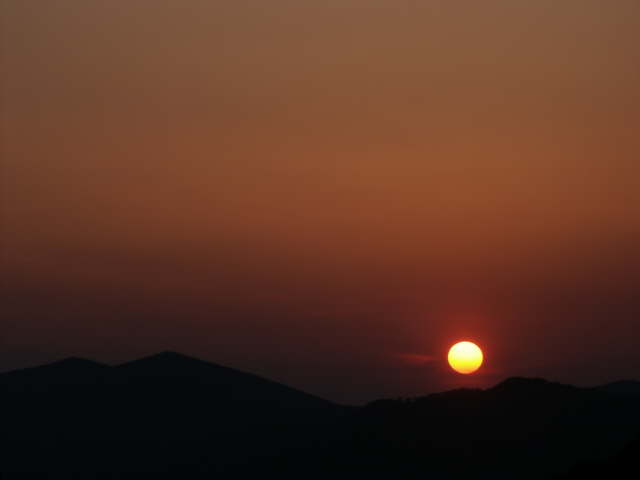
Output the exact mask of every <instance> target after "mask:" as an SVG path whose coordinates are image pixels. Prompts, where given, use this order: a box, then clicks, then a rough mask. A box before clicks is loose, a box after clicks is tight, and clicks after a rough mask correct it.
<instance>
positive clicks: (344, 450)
mask: <svg viewBox="0 0 640 480" xmlns="http://www.w3.org/2000/svg"><path fill="white" fill-rule="evenodd" d="M0 402H1V403H0V407H1V412H3V413H2V436H0V443H1V444H0V474H2V476H3V478H5V477H7V478H10V477H11V474H12V473H16V474H18V473H40V474H46V475H47V476H59V477H66V476H73V474H76V475H77V476H79V477H83V478H84V477H91V476H95V475H96V474H98V473H104V474H106V476H114V477H119V478H123V477H128V476H130V477H131V478H138V477H139V476H140V475H142V474H145V473H146V474H148V473H152V474H154V476H156V477H162V478H174V477H176V478H213V477H216V476H218V477H222V478H230V477H233V478H255V477H256V476H262V477H265V476H266V477H274V478H292V479H293V478H296V479H298V478H305V479H306V478H367V479H378V478H380V479H382V478H385V479H386V478H392V477H393V478H432V479H440V478H441V479H456V478H468V477H470V476H472V477H474V478H479V479H483V478H491V479H509V478H519V479H544V478H549V479H551V478H556V477H558V476H562V475H565V474H568V475H573V474H574V473H575V472H576V471H579V469H580V468H582V469H583V470H584V469H585V468H586V469H587V470H589V469H591V470H592V471H599V472H604V471H605V469H607V468H610V469H611V471H618V470H620V469H621V468H622V466H625V465H627V463H628V462H629V461H630V460H629V459H630V458H632V457H633V455H635V454H636V453H638V448H637V447H638V442H637V440H636V441H635V443H630V442H632V439H633V438H640V435H639V434H640V413H639V410H640V409H638V396H637V395H636V394H635V383H633V382H619V383H615V384H610V385H605V386H602V387H598V388H578V387H574V386H571V385H562V384H558V383H553V382H548V381H546V380H544V379H531V378H509V379H507V380H505V381H503V382H501V383H499V384H498V385H496V386H494V387H492V388H489V389H486V390H480V389H462V390H454V391H449V392H442V393H437V394H433V395H428V396H425V397H420V398H412V399H396V400H378V401H375V402H372V403H370V404H368V405H366V406H363V407H346V406H340V405H336V404H333V403H331V402H329V401H326V400H323V399H320V398H318V397H315V396H313V395H309V394H307V393H304V392H301V391H299V390H296V389H294V388H290V387H288V386H285V385H282V384H279V383H277V382H273V381H270V380H268V379H264V378H261V377H259V376H256V375H253V374H250V373H245V372H241V371H238V370H234V369H232V368H228V367H223V366H220V365H216V364H213V363H209V362H205V361H202V360H198V359H196V358H191V357H187V356H185V355H181V354H178V353H173V352H164V353H161V354H157V355H153V356H151V357H146V358H142V359H139V360H134V361H132V362H127V363H125V364H122V365H117V366H112V367H111V366H106V365H102V364H99V363H96V362H92V361H89V360H82V359H77V358H73V359H67V360H63V361H60V362H55V363H52V364H49V365H45V366H42V367H36V368H31V369H25V370H20V371H16V372H10V373H5V374H2V375H0ZM625 445H628V446H627V449H626V450H623V447H624V446H625ZM621 450H622V453H618V452H620V451H621ZM625 452H626V453H625ZM585 466H586V467H585ZM616 468H617V469H618V470H615V469H616ZM572 469H573V470H572ZM598 469H599V470H598ZM605 477H606V475H605ZM568 478H571V479H573V478H577V477H575V476H572V477H568ZM582 478H591V477H582Z"/></svg>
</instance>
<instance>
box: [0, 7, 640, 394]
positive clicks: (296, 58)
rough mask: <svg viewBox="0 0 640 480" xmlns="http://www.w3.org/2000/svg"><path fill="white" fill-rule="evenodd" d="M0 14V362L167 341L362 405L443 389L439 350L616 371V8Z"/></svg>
mask: <svg viewBox="0 0 640 480" xmlns="http://www.w3.org/2000/svg"><path fill="white" fill-rule="evenodd" d="M0 8H1V12H2V41H1V48H2V57H1V61H2V68H1V71H2V72H3V73H2V82H1V83H0V89H1V93H2V98H1V105H2V109H1V113H0V114H1V121H2V124H1V128H2V160H1V161H2V171H1V172H2V180H1V181H2V184H1V185H2V246H1V249H2V250H1V251H2V263H3V265H2V267H3V268H2V271H3V272H4V273H3V276H2V278H3V291H4V295H3V296H4V297H5V300H4V301H3V305H4V306H3V307H2V309H3V312H2V318H3V320H2V324H0V369H8V368H13V367H18V366H24V365H26V364H30V363H37V362H40V361H46V360H49V359H54V358H57V357H58V356H64V355H69V354H80V355H86V356H90V357H94V358H97V359H102V360H105V361H117V360H123V359H127V358H129V357H131V356H135V355H138V354H145V353H149V352H152V351H155V350H159V349H164V348H171V349H177V350H182V351H184V352H185V353H192V354H196V355H200V356H202V357H204V358H207V359H209V360H213V361H219V362H221V363H226V364H229V365H232V366H237V367H239V368H244V369H247V370H251V371H254V372H257V373H261V374H264V375H267V376H270V377H272V378H275V379H278V380H282V381H286V382H289V383H291V384H293V385H294V386H299V387H302V388H305V389H307V390H309V391H312V392H314V393H318V394H321V395H325V396H328V397H331V398H334V399H338V400H346V401H362V400H366V399H370V398H374V397H376V396H381V395H400V394H415V393H420V392H427V391H433V390H439V389H443V388H450V387H452V386H456V385H457V383H456V382H458V380H457V379H456V378H455V377H452V376H451V375H450V374H449V373H448V372H447V371H446V368H444V367H443V366H442V365H441V363H442V362H443V361H444V360H445V358H444V357H445V353H446V350H447V348H448V347H449V346H450V344H451V343H452V342H453V341H454V340H457V339H458V337H460V336H468V337H472V338H476V339H477V340H478V341H479V342H481V343H482V342H484V344H485V345H486V347H487V348H485V349H486V350H487V351H486V353H487V362H486V365H485V367H483V369H485V373H483V374H482V375H483V376H478V377H476V380H475V381H476V382H478V383H479V384H482V385H484V384H488V383H491V382H494V381H497V380H498V379H501V378H502V377H504V376H507V375H513V374H527V375H541V376H542V375H544V376H547V377H552V378H554V379H559V380H563V381H573V382H583V383H589V382H591V383H593V382H599V381H605V380H610V379H615V378H620V377H628V376H638V373H637V372H638V371H639V369H640V354H639V353H637V352H636V351H635V350H636V348H635V347H636V345H634V342H633V338H634V336H633V335H632V332H633V331H634V329H635V326H636V325H637V324H638V322H639V320H640V318H639V317H638V314H639V313H640V300H638V299H637V298H636V297H637V296H638V295H637V288H638V285H640V283H638V282H639V281H640V248H639V247H638V245H639V243H638V241H639V240H640V163H639V160H638V158H639V153H640V136H639V135H638V134H637V132H638V129H639V127H640V87H639V86H638V85H640V54H639V53H638V49H637V45H638V44H640V38H639V37H640V33H639V32H640V4H638V2H636V1H635V0H619V1H616V2H611V1H605V0H600V1H596V0H565V1H557V0H556V1H551V0H536V1H532V0H531V1H525V0H488V1H484V2H477V1H472V0H460V1H451V0H447V1H445V0H441V1H438V0H433V1H398V0H393V1H392V0H366V1H365V0H340V1H337V0H324V1H320V0H307V1H304V2H300V1H292V0H273V1H269V2H265V1H258V0H252V1H245V2H238V1H235V0H234V1H231V0H228V1H220V0H216V1H204V0H202V1H198V0H188V1H181V2H178V1H177V0H153V1H152V0H134V1H131V2H98V1H86V0H60V1H56V2H24V1H20V0H6V1H4V2H2V5H1V7H0ZM443 352H444V353H443ZM407 355H409V356H411V355H424V356H425V357H434V358H435V359H436V360H434V361H433V362H425V363H424V364H419V365H415V364H411V362H406V361H405V360H406V358H407ZM403 359H405V360H403ZM492 360H493V361H492ZM291 365H295V368H292V367H291ZM353 378H359V379H361V384H358V383H357V382H356V383H354V382H353ZM466 381H469V380H467V379H465V382H466Z"/></svg>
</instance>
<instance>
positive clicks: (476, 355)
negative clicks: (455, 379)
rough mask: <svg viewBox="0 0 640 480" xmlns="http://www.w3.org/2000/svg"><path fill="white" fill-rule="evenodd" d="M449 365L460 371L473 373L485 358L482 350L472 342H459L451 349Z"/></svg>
mask: <svg viewBox="0 0 640 480" xmlns="http://www.w3.org/2000/svg"><path fill="white" fill-rule="evenodd" d="M448 359H449V365H451V368H453V369H454V370H455V371H456V372H458V373H463V374H469V373H473V372H475V371H476V370H478V368H480V365H482V361H483V359H484V357H483V355H482V350H480V347H478V346H477V345H476V344H475V343H472V342H458V343H456V344H455V345H454V346H453V347H451V349H450V350H449V357H448Z"/></svg>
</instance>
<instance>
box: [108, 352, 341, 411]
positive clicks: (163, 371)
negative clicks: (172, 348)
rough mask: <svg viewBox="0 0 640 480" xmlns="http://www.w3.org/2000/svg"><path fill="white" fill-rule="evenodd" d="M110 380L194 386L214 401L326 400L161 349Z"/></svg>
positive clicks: (323, 403) (312, 403) (291, 404)
mask: <svg viewBox="0 0 640 480" xmlns="http://www.w3.org/2000/svg"><path fill="white" fill-rule="evenodd" d="M111 378H112V381H113V382H114V383H119V384H123V383H124V384H129V385H133V384H139V385H144V386H145V387H146V388H149V386H151V385H156V386H159V387H164V388H166V387H167V385H174V386H176V387H180V388H182V389H193V388H196V389H198V390H200V391H201V392H203V391H207V392H210V393H211V394H214V395H215V400H216V401H223V400H225V401H232V402H253V403H256V402H261V403H264V402H268V403H270V404H277V405H278V406H279V407H280V408H281V407H287V408H322V407H327V406H329V403H330V402H328V401H327V400H324V399H321V398H319V397H316V396H313V395H310V394H307V393H304V392H301V391H299V390H295V389H293V388H290V387H287V386H285V385H282V384H280V383H277V382H273V381H271V380H267V379H264V378H261V377H259V376H257V375H253V374H250V373H245V372H241V371H239V370H235V369H232V368H228V367H223V366H220V365H216V364H214V363H209V362H205V361H203V360H199V359H196V358H192V357H188V356H186V355H182V354H179V353H175V352H163V353H160V354H157V355H153V356H151V357H146V358H142V359H140V360H135V361H132V362H129V363H125V364H123V365H119V366H117V367H114V368H113V369H112V372H111Z"/></svg>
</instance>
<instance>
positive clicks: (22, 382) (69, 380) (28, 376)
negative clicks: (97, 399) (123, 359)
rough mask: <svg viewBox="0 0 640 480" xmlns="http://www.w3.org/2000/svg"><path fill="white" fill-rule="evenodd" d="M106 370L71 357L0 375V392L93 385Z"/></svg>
mask: <svg viewBox="0 0 640 480" xmlns="http://www.w3.org/2000/svg"><path fill="white" fill-rule="evenodd" d="M108 369H109V367H108V366H107V365H104V364H102V363H98V362H94V361H92V360H85V359H83V358H75V357H72V358H67V359H64V360H60V361H57V362H54V363H50V364H48V365H43V366H39V367H32V368H25V369H22V370H15V371H13V372H8V373H4V374H0V390H12V391H20V390H47V389H51V388H57V387H61V386H64V385H82V384H86V383H94V382H96V381H99V379H100V378H102V376H103V375H104V374H105V372H106V371H107V370H108Z"/></svg>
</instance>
